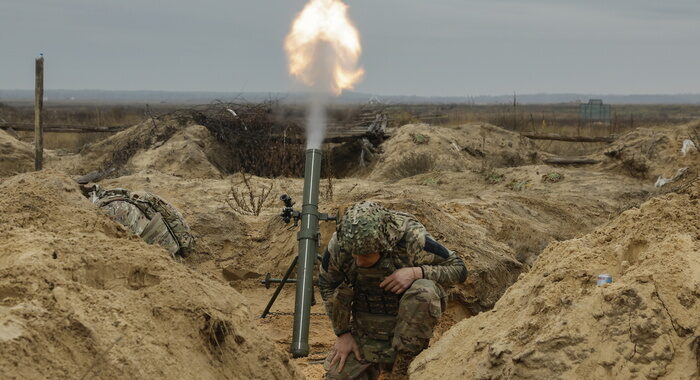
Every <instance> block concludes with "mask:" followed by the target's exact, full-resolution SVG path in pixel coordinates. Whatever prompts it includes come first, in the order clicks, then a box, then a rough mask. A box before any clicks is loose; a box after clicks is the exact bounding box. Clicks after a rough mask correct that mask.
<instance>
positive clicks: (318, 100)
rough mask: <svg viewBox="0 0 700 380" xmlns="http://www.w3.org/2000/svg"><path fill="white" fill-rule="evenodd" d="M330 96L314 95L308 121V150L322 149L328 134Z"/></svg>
mask: <svg viewBox="0 0 700 380" xmlns="http://www.w3.org/2000/svg"><path fill="white" fill-rule="evenodd" d="M327 104H328V95H327V94H324V93H319V92H316V93H313V94H312V95H311V99H310V102H309V114H308V117H307V121H306V149H320V148H321V144H323V138H324V137H325V134H326V105H327Z"/></svg>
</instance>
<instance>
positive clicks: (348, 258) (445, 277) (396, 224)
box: [319, 210, 467, 334]
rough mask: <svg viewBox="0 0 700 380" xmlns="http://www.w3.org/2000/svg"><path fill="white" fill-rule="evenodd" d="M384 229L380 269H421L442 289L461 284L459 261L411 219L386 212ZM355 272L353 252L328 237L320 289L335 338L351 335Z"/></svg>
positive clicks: (462, 267) (462, 269)
mask: <svg viewBox="0 0 700 380" xmlns="http://www.w3.org/2000/svg"><path fill="white" fill-rule="evenodd" d="M389 213H390V217H389V218H387V221H386V223H385V225H384V226H382V229H383V236H384V238H385V239H386V240H387V241H386V242H385V243H386V244H384V246H385V247H389V248H388V249H384V250H383V251H382V252H381V254H382V261H383V262H384V263H383V265H387V264H388V265H389V266H390V267H392V268H396V269H399V268H405V267H420V268H421V270H422V271H423V278H425V279H428V280H433V281H435V282H436V283H438V284H441V285H450V284H457V283H461V282H464V281H465V280H466V278H467V269H466V266H465V265H464V262H463V261H462V259H461V258H460V257H459V256H457V255H456V254H455V253H454V252H452V251H449V250H447V249H445V248H444V247H442V246H441V245H440V244H438V243H437V242H435V240H434V239H433V238H432V237H431V236H430V234H429V233H428V231H427V230H426V229H425V227H424V226H423V225H422V224H421V223H420V222H418V221H417V220H416V219H415V217H414V216H413V215H410V214H406V213H401V212H397V211H392V210H389ZM357 271H358V268H357V266H356V265H355V260H354V258H353V257H352V252H347V251H343V250H342V249H340V247H339V244H338V237H337V232H336V233H334V234H333V236H332V237H331V239H330V241H329V243H328V247H327V248H326V251H325V253H324V255H323V260H322V265H321V270H320V274H319V287H320V290H321V296H322V297H323V300H324V302H325V306H326V312H327V313H328V315H329V317H330V319H331V322H332V324H333V330H334V331H335V333H336V334H341V333H344V332H347V331H350V319H351V315H352V288H353V286H354V279H356V278H357Z"/></svg>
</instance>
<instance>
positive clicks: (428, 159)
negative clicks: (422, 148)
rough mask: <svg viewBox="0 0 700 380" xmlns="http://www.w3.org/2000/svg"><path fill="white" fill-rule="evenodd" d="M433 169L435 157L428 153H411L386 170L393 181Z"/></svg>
mask: <svg viewBox="0 0 700 380" xmlns="http://www.w3.org/2000/svg"><path fill="white" fill-rule="evenodd" d="M433 169H435V157H434V156H433V155H432V154H429V153H411V154H410V155H408V156H407V157H406V158H405V159H404V160H403V161H401V162H398V163H396V164H395V165H394V166H393V167H392V168H391V169H389V171H388V177H389V178H390V179H392V180H394V181H398V180H400V179H402V178H408V177H413V176H415V175H418V174H423V173H427V172H430V171H432V170H433Z"/></svg>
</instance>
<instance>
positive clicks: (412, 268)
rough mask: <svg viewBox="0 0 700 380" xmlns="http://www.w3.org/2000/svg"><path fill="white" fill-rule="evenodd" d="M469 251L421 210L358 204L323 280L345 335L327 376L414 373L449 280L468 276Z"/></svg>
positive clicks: (339, 332)
mask: <svg viewBox="0 0 700 380" xmlns="http://www.w3.org/2000/svg"><path fill="white" fill-rule="evenodd" d="M466 278H467V269H466V267H465V265H464V262H463V261H462V259H461V258H459V257H458V256H457V255H455V254H454V252H451V251H450V250H448V249H447V248H445V247H443V246H442V245H440V243H438V242H436V241H435V240H434V239H433V238H432V237H431V236H430V234H429V233H428V231H427V230H426V229H425V227H424V226H423V225H422V224H421V223H420V222H418V221H417V220H416V218H415V217H414V216H413V215H410V214H406V213H401V212H397V211H392V210H388V209H386V208H384V207H381V206H379V205H378V204H376V203H373V202H360V203H356V204H355V205H353V206H352V207H351V208H349V209H348V211H347V212H346V213H345V215H344V217H343V218H342V219H341V220H340V222H339V223H338V228H337V231H336V232H335V233H334V234H333V236H332V237H331V240H330V241H329V243H328V247H327V248H326V251H325V252H324V255H323V260H322V264H321V272H320V278H319V286H320V289H321V295H322V297H323V300H324V303H325V306H326V312H327V314H328V316H329V317H330V319H331V322H332V324H333V330H334V332H335V334H336V336H337V339H336V342H335V346H334V348H333V351H332V352H331V353H330V354H329V355H328V357H327V358H326V361H325V364H324V367H325V369H326V378H327V379H333V380H340V379H348V380H349V379H367V380H370V379H376V378H377V377H378V376H379V374H380V373H381V372H383V371H384V372H388V370H389V369H390V368H391V378H392V379H407V378H408V376H407V372H408V366H409V364H410V363H411V360H413V358H414V357H415V356H416V355H418V353H420V352H421V351H422V350H423V349H425V348H426V347H427V346H428V342H429V341H430V337H431V336H432V335H433V328H434V327H435V325H436V323H437V321H438V318H439V317H440V315H441V314H442V311H443V309H444V308H445V290H444V289H443V287H442V285H448V284H456V283H460V282H464V281H465V280H466Z"/></svg>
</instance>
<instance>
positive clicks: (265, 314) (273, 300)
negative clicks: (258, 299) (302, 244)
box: [260, 256, 299, 318]
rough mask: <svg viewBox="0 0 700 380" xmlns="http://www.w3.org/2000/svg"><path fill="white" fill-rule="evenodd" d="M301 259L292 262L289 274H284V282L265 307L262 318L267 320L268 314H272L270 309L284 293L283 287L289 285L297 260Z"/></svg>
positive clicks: (288, 269) (281, 282) (288, 270)
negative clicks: (281, 293) (282, 292)
mask: <svg viewBox="0 0 700 380" xmlns="http://www.w3.org/2000/svg"><path fill="white" fill-rule="evenodd" d="M298 259H299V257H298V256H297V257H295V258H294V260H292V263H291V264H290V265H289V268H287V272H286V273H285V274H284V277H282V281H280V284H279V285H277V289H275V292H274V293H273V294H272V298H270V302H268V303H267V306H265V310H263V312H262V315H261V316H260V318H265V317H267V314H268V313H270V308H272V304H274V303H275V301H276V300H277V296H279V295H280V292H281V291H282V287H283V286H284V284H285V283H287V282H288V281H289V280H288V279H289V275H290V274H292V271H293V270H294V267H295V266H296V265H297V260H298Z"/></svg>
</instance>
